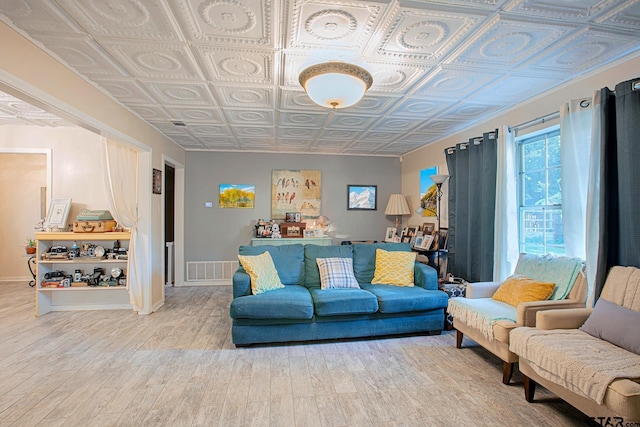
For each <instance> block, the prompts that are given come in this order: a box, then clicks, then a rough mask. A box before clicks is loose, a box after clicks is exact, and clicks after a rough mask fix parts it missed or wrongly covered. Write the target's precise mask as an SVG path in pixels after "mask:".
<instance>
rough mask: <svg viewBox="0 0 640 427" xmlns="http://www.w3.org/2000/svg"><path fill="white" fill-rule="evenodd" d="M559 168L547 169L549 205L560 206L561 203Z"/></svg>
mask: <svg viewBox="0 0 640 427" xmlns="http://www.w3.org/2000/svg"><path fill="white" fill-rule="evenodd" d="M560 173H561V171H560V168H557V169H549V189H548V191H549V201H548V202H547V203H548V204H549V205H555V206H560V205H562V190H561V187H560V183H561V177H560Z"/></svg>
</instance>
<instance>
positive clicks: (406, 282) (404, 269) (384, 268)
mask: <svg viewBox="0 0 640 427" xmlns="http://www.w3.org/2000/svg"><path fill="white" fill-rule="evenodd" d="M415 264H416V253H415V252H402V251H385V250H384V249H376V270H375V272H374V273H373V279H371V283H372V284H377V285H394V286H413V268H414V266H415Z"/></svg>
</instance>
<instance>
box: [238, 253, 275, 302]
mask: <svg viewBox="0 0 640 427" xmlns="http://www.w3.org/2000/svg"><path fill="white" fill-rule="evenodd" d="M238 259H239V260H240V264H242V267H243V268H244V269H245V270H246V271H247V273H248V274H249V277H250V278H251V293H252V294H253V295H258V294H261V293H263V292H267V291H272V290H274V289H280V288H284V285H283V284H282V282H281V281H280V276H278V271H277V270H276V266H275V264H274V263H273V258H271V255H270V254H269V252H263V253H261V254H260V255H253V256H250V255H238Z"/></svg>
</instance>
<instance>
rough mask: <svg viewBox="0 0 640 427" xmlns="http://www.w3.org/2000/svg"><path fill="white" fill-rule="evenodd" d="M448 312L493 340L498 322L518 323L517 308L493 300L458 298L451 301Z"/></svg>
mask: <svg viewBox="0 0 640 427" xmlns="http://www.w3.org/2000/svg"><path fill="white" fill-rule="evenodd" d="M447 312H448V313H449V314H450V315H452V316H453V317H454V318H455V319H458V320H460V321H462V322H464V323H466V324H467V325H469V326H471V327H472V328H474V329H477V330H479V331H480V332H482V335H484V337H485V338H486V339H488V340H489V341H491V340H493V324H494V323H496V322H497V321H498V320H504V319H507V320H511V321H513V322H515V321H516V308H515V307H514V306H512V305H509V304H505V303H503V302H501V301H496V300H494V299H491V298H464V297H456V298H451V299H450V300H449V305H448V307H447Z"/></svg>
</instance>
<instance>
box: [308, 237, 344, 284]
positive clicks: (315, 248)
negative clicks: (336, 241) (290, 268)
mask: <svg viewBox="0 0 640 427" xmlns="http://www.w3.org/2000/svg"><path fill="white" fill-rule="evenodd" d="M317 258H353V249H352V246H350V245H334V246H320V245H305V246H304V270H305V271H304V285H305V286H306V287H307V288H315V287H317V288H319V287H320V285H321V283H320V270H319V269H318V263H317V262H316V259H317Z"/></svg>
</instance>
